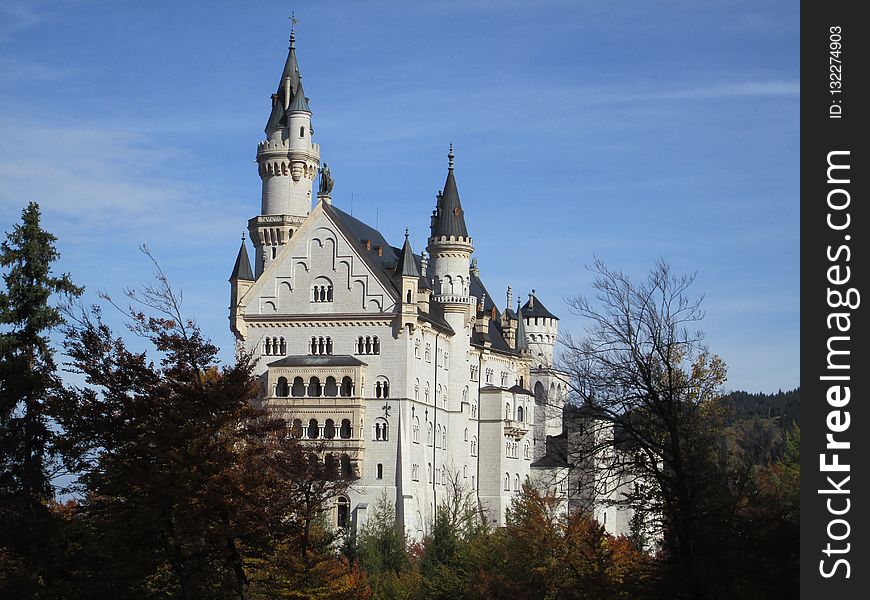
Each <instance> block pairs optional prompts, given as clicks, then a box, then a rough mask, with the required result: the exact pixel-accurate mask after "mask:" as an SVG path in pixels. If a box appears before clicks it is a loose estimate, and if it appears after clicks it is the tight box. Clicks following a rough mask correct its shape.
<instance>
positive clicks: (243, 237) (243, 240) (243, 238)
mask: <svg viewBox="0 0 870 600" xmlns="http://www.w3.org/2000/svg"><path fill="white" fill-rule="evenodd" d="M242 243H243V244H244V243H245V232H244V231H243V232H242Z"/></svg>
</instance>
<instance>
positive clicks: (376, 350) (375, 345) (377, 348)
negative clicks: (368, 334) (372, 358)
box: [372, 336, 381, 354]
mask: <svg viewBox="0 0 870 600" xmlns="http://www.w3.org/2000/svg"><path fill="white" fill-rule="evenodd" d="M380 353H381V341H380V340H379V339H378V336H374V337H373V338H372V354H380Z"/></svg>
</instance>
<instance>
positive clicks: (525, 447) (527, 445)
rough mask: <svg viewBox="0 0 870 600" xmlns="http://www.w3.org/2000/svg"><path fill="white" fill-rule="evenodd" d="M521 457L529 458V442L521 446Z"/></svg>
mask: <svg viewBox="0 0 870 600" xmlns="http://www.w3.org/2000/svg"><path fill="white" fill-rule="evenodd" d="M523 458H525V459H526V460H529V443H528V442H526V445H525V446H523Z"/></svg>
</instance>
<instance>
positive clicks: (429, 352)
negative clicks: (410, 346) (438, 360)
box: [425, 344, 432, 362]
mask: <svg viewBox="0 0 870 600" xmlns="http://www.w3.org/2000/svg"><path fill="white" fill-rule="evenodd" d="M425 358H426V362H432V346H431V345H430V344H426V355H425Z"/></svg>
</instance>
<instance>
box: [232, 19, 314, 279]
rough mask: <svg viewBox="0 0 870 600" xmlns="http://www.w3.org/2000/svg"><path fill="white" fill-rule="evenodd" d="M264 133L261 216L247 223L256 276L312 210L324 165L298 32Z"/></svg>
mask: <svg viewBox="0 0 870 600" xmlns="http://www.w3.org/2000/svg"><path fill="white" fill-rule="evenodd" d="M265 131H266V140H265V141H263V142H260V144H258V146H257V165H258V168H259V172H260V178H261V179H262V181H263V184H262V186H263V192H262V202H261V208H260V215H259V216H257V217H254V218H253V219H251V220H250V221H249V222H248V229H249V231H250V233H251V241H252V242H253V243H254V246H255V247H256V250H257V253H256V257H255V266H254V270H255V274H256V276H257V277H259V276H260V273H262V272H263V270H264V269H265V268H266V266H267V265H268V264H269V262H270V261H271V260H272V259H274V258H275V257H276V256H277V254H278V250H279V249H280V247H281V246H283V245H284V244H286V243H287V241H288V240H289V239H290V237H292V235H293V232H294V231H296V229H297V228H298V227H299V225H301V224H302V221H303V220H304V219H305V217H306V216H307V215H308V213H309V212H310V211H311V195H312V185H313V183H314V179H315V177H316V176H317V169H318V168H319V166H320V147H319V146H318V145H317V144H315V143H313V142H312V141H311V136H312V134H313V133H314V130H313V129H312V127H311V109H310V108H309V106H308V98H306V97H305V91H304V90H303V88H302V75H301V74H300V72H299V64H298V62H297V60H296V34H295V31H293V30H291V31H290V50H289V53H288V55H287V61H286V63H285V64H284V70H283V71H282V73H281V78H280V80H279V82H278V90H277V92H275V93H274V94H272V111H271V113H270V114H269V120H268V121H267V123H266V129H265Z"/></svg>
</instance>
